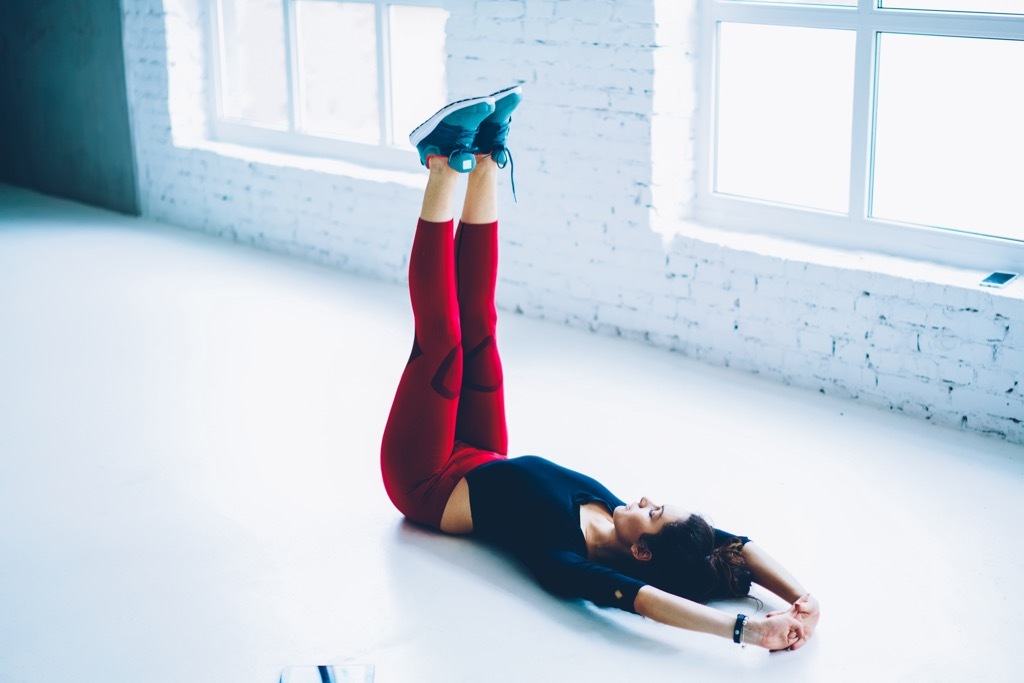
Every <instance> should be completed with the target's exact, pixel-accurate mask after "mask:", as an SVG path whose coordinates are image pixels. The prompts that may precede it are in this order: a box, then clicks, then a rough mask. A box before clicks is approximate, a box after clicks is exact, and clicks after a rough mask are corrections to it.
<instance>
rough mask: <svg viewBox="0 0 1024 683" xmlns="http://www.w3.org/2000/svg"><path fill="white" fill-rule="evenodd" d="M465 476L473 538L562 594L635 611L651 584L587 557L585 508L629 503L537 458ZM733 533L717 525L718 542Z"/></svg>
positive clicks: (494, 464)
mask: <svg viewBox="0 0 1024 683" xmlns="http://www.w3.org/2000/svg"><path fill="white" fill-rule="evenodd" d="M466 480H467V481H468V483H469V502H470V508H471V510H472V513H473V533H474V535H476V536H478V537H480V538H482V539H483V540H486V541H488V542H490V543H493V544H494V545H496V546H498V547H500V548H502V549H504V550H507V551H509V552H510V553H512V554H513V555H514V556H516V557H517V558H518V559H519V560H521V561H522V562H523V563H524V564H525V565H526V567H527V568H528V569H529V570H530V571H531V572H532V573H533V574H534V576H535V577H536V578H537V581H538V582H539V583H540V585H541V586H543V587H544V588H546V589H547V590H549V591H551V592H552V593H554V594H556V595H559V596H562V597H565V598H585V599H587V600H590V601H591V602H593V603H594V604H596V605H600V606H602V607H618V608H620V609H624V610H627V611H629V612H635V611H636V610H635V609H634V607H633V602H634V601H635V600H636V595H637V593H638V592H639V591H640V589H641V588H642V587H643V586H645V585H646V584H645V583H644V582H643V581H639V580H637V579H635V578H633V577H631V576H628V575H626V574H623V573H621V572H620V571H617V570H615V569H611V568H609V567H606V566H604V565H601V564H598V563H596V562H592V561H590V560H588V559H587V543H586V539H585V538H584V536H583V531H582V529H581V528H580V508H579V506H580V505H584V504H586V503H601V504H602V505H604V506H605V508H607V509H608V512H612V511H613V510H615V508H616V507H618V506H620V505H625V503H623V502H622V501H621V500H620V499H619V498H618V497H616V496H615V495H614V494H613V493H612V492H611V491H609V490H608V489H606V488H605V487H604V486H603V485H602V484H601V483H599V482H598V481H596V480H595V479H592V478H590V477H588V476H586V475H583V474H580V473H579V472H574V471H573V470H570V469H567V468H565V467H561V466H560V465H556V464H555V463H553V462H551V461H549V460H545V459H544V458H540V457H537V456H535V455H527V456H522V457H519V458H512V459H509V460H495V461H493V462H488V463H485V464H483V465H481V466H479V467H477V468H475V469H473V470H471V471H470V472H469V474H467V475H466ZM730 538H732V534H727V533H725V532H723V531H719V530H718V529H716V530H715V545H716V546H717V545H719V544H721V543H724V542H726V541H727V540H728V539H730ZM740 538H744V537H740ZM744 540H746V539H745V538H744Z"/></svg>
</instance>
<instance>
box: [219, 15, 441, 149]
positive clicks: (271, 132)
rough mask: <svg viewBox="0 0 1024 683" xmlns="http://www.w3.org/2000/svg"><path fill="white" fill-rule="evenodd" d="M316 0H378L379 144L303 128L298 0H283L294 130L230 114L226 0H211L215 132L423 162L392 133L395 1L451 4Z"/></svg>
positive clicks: (271, 144) (267, 143)
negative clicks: (226, 92) (227, 109)
mask: <svg viewBox="0 0 1024 683" xmlns="http://www.w3.org/2000/svg"><path fill="white" fill-rule="evenodd" d="M310 1H316V2H346V3H358V4H364V5H373V6H374V8H375V26H376V30H377V36H376V46H377V98H378V107H377V110H378V126H379V129H380V138H379V140H378V142H377V143H376V144H370V143H363V142H354V141H349V140H341V139H339V138H333V137H327V136H323V135H316V134H312V133H306V132H303V131H301V130H299V129H298V127H297V126H298V123H299V116H300V113H299V107H300V104H301V92H300V87H301V86H300V83H299V79H298V78H297V76H296V74H297V73H298V68H297V67H298V61H299V54H298V47H297V46H298V38H297V35H296V29H297V21H296V3H297V2H298V0H280V4H281V11H282V12H283V13H284V46H285V56H286V60H287V63H286V65H285V68H286V77H287V85H288V90H289V92H288V130H279V129H275V128H269V127H265V126H260V125H258V124H253V123H245V122H242V121H239V120H232V119H230V118H226V117H225V116H224V106H223V105H224V98H223V96H222V88H221V84H222V82H223V73H222V71H221V65H222V64H223V60H224V53H223V45H222V39H221V26H222V25H223V22H224V19H223V16H222V7H223V5H222V1H221V0H209V15H210V48H211V49H210V50H209V51H208V55H209V73H210V91H209V103H208V107H209V112H210V113H211V116H210V135H211V137H212V138H213V139H214V140H216V141H217V142H225V143H231V144H238V145H243V146H246V147H258V148H262V149H268V150H272V151H275V152H283V153H286V154H299V155H303V156H314V157H330V158H335V159H339V160H342V161H348V162H354V163H358V164H363V165H366V166H372V167H378V168H395V169H401V168H408V167H409V166H410V165H411V164H415V163H418V157H417V155H416V150H415V149H413V148H411V147H409V148H404V147H398V146H396V145H395V142H396V141H397V140H398V138H395V137H393V136H392V133H393V131H392V128H393V126H392V93H391V85H392V84H391V64H390V54H391V45H390V37H391V36H390V34H391V31H390V14H389V11H388V9H389V7H390V6H392V5H398V6H405V7H437V8H439V9H447V7H446V4H445V1H444V0H397V1H396V0H310Z"/></svg>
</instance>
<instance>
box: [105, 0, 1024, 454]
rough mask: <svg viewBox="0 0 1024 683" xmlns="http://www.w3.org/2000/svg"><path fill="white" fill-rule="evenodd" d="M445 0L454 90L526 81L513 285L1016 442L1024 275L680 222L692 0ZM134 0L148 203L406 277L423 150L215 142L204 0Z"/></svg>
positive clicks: (225, 231) (543, 308)
mask: <svg viewBox="0 0 1024 683" xmlns="http://www.w3.org/2000/svg"><path fill="white" fill-rule="evenodd" d="M448 6H449V9H450V11H451V19H450V21H449V25H448V50H449V60H448V77H449V91H450V94H451V96H452V97H453V98H454V97H460V96H465V95H469V94H478V93H481V92H489V91H490V90H493V89H496V88H498V87H502V86H504V85H506V84H508V83H511V82H516V81H522V82H523V83H524V88H525V91H526V101H525V103H524V105H523V107H522V109H521V111H520V112H518V113H517V115H516V117H515V126H514V127H513V133H512V137H511V138H510V143H511V144H510V146H511V148H512V150H513V152H514V154H515V168H516V187H517V191H518V194H519V198H520V201H519V204H518V205H513V204H512V201H511V193H510V192H509V191H508V189H507V187H505V188H504V190H503V193H502V201H503V203H504V205H503V207H502V212H503V216H504V217H505V218H504V222H503V224H504V226H505V227H504V230H503V252H502V279H501V283H500V287H499V304H500V305H501V306H502V307H503V308H504V309H506V310H510V311H519V312H522V313H523V314H526V315H530V316H536V317H542V318H546V319H550V320H554V321H558V322H563V323H566V324H569V325H572V326H575V327H581V328H586V329H590V330H594V331H596V332H599V333H606V334H616V335H622V336H625V337H629V338H635V339H638V340H644V341H646V342H649V343H652V344H656V345H658V346H662V347H665V348H669V349H673V350H677V351H679V352H682V353H685V354H687V355H689V356H693V357H696V358H700V359H703V360H705V361H707V362H710V363H715V364H719V365H727V366H731V367H734V368H739V369H741V370H745V371H749V372H756V373H760V374H762V375H765V376H768V377H771V378H774V379H777V380H779V381H781V382H785V383H788V384H794V385H799V386H803V387H807V388H809V389H813V390H819V391H822V392H825V393H830V394H833V393H834V394H839V395H842V396H847V397H851V398H857V399H859V400H861V401H864V402H867V403H870V404H873V405H878V406H882V407H888V408H889V409H891V410H894V411H899V412H903V413H907V414H909V415H914V416H917V417H921V418H924V419H927V420H931V421H933V422H936V423H941V424H945V425H949V426H953V427H958V428H965V429H969V430H974V431H980V432H986V433H992V434H996V435H999V436H1001V437H1004V438H1007V439H1009V440H1012V441H1014V442H1016V443H1024V424H1022V419H1024V382H1021V379H1020V378H1021V376H1022V375H1024V285H1022V284H1020V283H1018V284H1017V285H1016V286H1011V287H1010V288H1008V289H1006V290H1004V291H998V292H992V291H988V290H982V289H980V288H979V287H977V285H976V282H977V280H979V279H980V277H981V276H982V275H983V274H981V273H973V272H965V271H958V270H953V269H948V268H940V267H926V266H923V265H921V264H908V263H900V262H897V261H895V260H893V259H880V258H879V259H867V258H865V257H863V256H857V255H853V254H843V253H833V252H829V251H826V250H822V249H812V248H809V247H803V246H799V245H797V246H796V247H793V245H784V244H782V243H781V242H779V241H775V240H768V239H764V238H749V237H743V236H740V235H735V234H728V233H722V232H720V231H715V230H712V229H708V228H706V227H703V226H696V225H688V224H685V223H684V222H683V220H684V219H685V218H686V217H687V216H688V215H690V214H689V206H690V203H691V201H692V198H693V187H694V182H693V178H694V171H695V168H694V163H695V162H694V161H693V159H694V153H693V132H692V131H693V126H692V118H693V115H694V108H695V106H696V95H695V92H696V86H695V83H696V77H695V62H694V59H695V46H696V40H695V35H694V31H695V21H694V7H695V6H696V2H695V0H686V1H681V0H616V1H615V2H612V0H475V1H472V0H451V1H450V2H449V3H448ZM123 7H124V11H125V22H124V24H125V53H126V60H127V67H128V69H127V73H128V83H129V100H130V103H131V107H132V118H133V131H134V136H135V144H136V153H137V163H138V169H139V184H140V188H139V190H140V199H141V204H142V208H143V212H144V214H145V215H147V216H149V217H153V218H157V219H160V220H164V221H167V222H169V223H173V224H177V225H182V226H186V227H189V228H194V229H199V230H204V231H208V232H212V233H215V234H219V235H223V236H225V237H229V238H231V239H235V240H238V241H240V242H245V243H250V244H254V245H257V246H260V247H264V248H267V249H273V250H279V251H284V252H288V253H292V254H296V255H300V256H302V257H305V258H310V259H315V260H317V261H321V262H325V263H329V264H333V265H336V266H338V267H341V268H344V269H346V270H351V271H356V272H360V273H364V274H367V275H370V276H373V277H377V278H383V279H387V280H393V281H399V280H404V278H405V269H406V254H407V251H408V248H409V246H410V244H411V238H412V235H411V230H412V226H413V221H414V218H415V215H416V212H417V210H418V206H419V194H420V190H421V187H422V183H423V176H422V174H421V173H418V172H415V169H413V168H410V173H389V172H380V171H368V170H365V169H356V168H354V167H352V166H350V165H347V164H345V163H340V162H331V161H318V160H306V161H303V162H301V163H299V164H298V165H296V160H295V159H294V158H289V157H284V156H281V155H273V154H267V153H253V152H246V151H244V150H238V149H232V148H229V147H226V146H217V145H211V144H209V143H208V141H206V140H205V137H206V118H205V103H206V101H207V98H208V92H207V81H206V78H205V75H204V74H205V62H204V60H205V50H206V47H205V46H206V36H205V27H206V24H207V21H208V17H207V16H206V7H207V5H206V0H164V1H163V2H161V1H160V0H124V2H123ZM168 93H170V95H171V99H170V106H169V104H168ZM428 113H429V112H428ZM504 182H506V183H507V180H506V181H504ZM672 235H674V236H672ZM670 236H671V237H670ZM908 273H909V275H908Z"/></svg>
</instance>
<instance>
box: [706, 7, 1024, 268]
mask: <svg viewBox="0 0 1024 683" xmlns="http://www.w3.org/2000/svg"><path fill="white" fill-rule="evenodd" d="M703 8H704V11H703V15H702V18H701V21H702V36H703V40H704V49H703V53H704V54H706V55H708V58H706V59H705V61H704V63H703V70H702V74H701V84H702V92H703V97H702V103H703V104H705V105H706V106H704V107H702V110H703V118H702V119H701V121H700V127H701V133H702V134H701V135H700V136H699V139H701V140H706V141H707V144H706V145H703V146H702V148H701V149H700V150H699V152H698V156H699V162H700V169H701V174H702V175H701V178H700V181H701V182H700V184H699V188H700V189H699V190H698V200H697V201H698V204H697V205H698V210H697V215H698V217H699V218H701V219H702V220H704V221H706V222H711V223H718V224H723V225H726V226H728V227H735V228H740V229H748V230H749V229H756V230H762V229H765V228H763V226H766V225H770V226H772V227H771V228H767V229H768V230H770V231H771V232H774V233H778V234H782V235H783V236H787V237H795V238H797V239H800V240H802V241H811V242H817V243H821V244H826V245H830V246H837V247H841V248H852V249H866V250H871V251H881V252H885V253H891V254H896V255H901V256H910V257H913V258H921V259H926V260H933V261H939V262H945V263H952V264H954V265H960V266H965V267H977V268H997V267H1003V268H1006V267H1009V268H1015V269H1022V268H1024V161H1022V160H1024V125H1021V122H1022V121H1024V86H1022V85H1021V84H1022V82H1024V81H1022V80H1021V78H1022V76H1021V74H1024V0H820V1H810V0H808V1H807V2H790V3H781V2H772V1H770V0H708V2H706V3H705V4H704V5H703Z"/></svg>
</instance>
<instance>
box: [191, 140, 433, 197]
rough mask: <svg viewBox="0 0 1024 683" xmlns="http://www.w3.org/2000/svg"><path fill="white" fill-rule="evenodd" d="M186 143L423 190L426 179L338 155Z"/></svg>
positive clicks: (252, 160) (284, 166) (228, 154)
mask: <svg viewBox="0 0 1024 683" xmlns="http://www.w3.org/2000/svg"><path fill="white" fill-rule="evenodd" d="M188 147H189V148H190V149H196V150H201V151H205V152H210V153H213V154H217V155H219V156H223V157H228V158H231V159H238V160H240V161H245V162H248V163H256V164H266V165H268V166H276V167H280V168H282V169H288V170H299V171H312V172H315V173H326V174H329V175H337V176H344V177H346V178H350V179H353V180H363V181H366V182H373V183H390V184H395V185H401V186H403V187H408V188H411V189H417V190H422V189H423V188H424V187H425V186H426V183H427V178H426V175H425V174H424V173H422V172H420V171H413V170H409V171H404V170H397V169H390V168H377V167H373V166H367V165H365V164H358V163H354V162H351V161H344V160H341V159H331V158H327V157H315V156H306V155H303V154H289V153H287V152H277V151H274V150H269V149H262V148H259V147H250V146H247V145H238V144H233V143H230V142H219V141H214V140H202V141H197V142H192V143H190V144H189V145H188ZM409 157H410V160H414V159H415V155H414V154H413V153H410V155H409Z"/></svg>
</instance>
